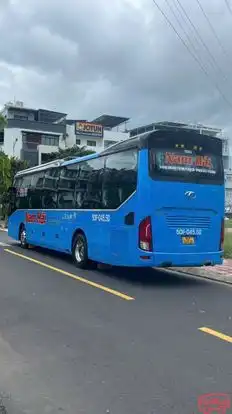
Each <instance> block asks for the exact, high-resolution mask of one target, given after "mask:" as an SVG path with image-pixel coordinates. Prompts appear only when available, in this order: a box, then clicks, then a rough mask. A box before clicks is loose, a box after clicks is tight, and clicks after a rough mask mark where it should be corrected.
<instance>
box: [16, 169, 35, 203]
mask: <svg viewBox="0 0 232 414" xmlns="http://www.w3.org/2000/svg"><path fill="white" fill-rule="evenodd" d="M31 178H32V176H31V175H29V174H28V175H24V177H23V178H22V181H21V183H20V187H19V188H18V191H17V199H18V200H17V204H18V205H19V207H18V208H20V209H24V208H30V206H29V197H30V196H29V189H30V186H31Z"/></svg>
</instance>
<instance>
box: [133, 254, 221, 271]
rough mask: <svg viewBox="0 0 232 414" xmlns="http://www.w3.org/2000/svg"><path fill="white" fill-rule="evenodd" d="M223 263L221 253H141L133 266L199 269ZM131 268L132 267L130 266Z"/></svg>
mask: <svg viewBox="0 0 232 414" xmlns="http://www.w3.org/2000/svg"><path fill="white" fill-rule="evenodd" d="M222 263H223V252H222V251H221V252H210V253H192V254H189V253H188V254H187V253H186V254H180V253H158V252H157V253H153V252H152V253H144V252H141V254H140V256H139V261H138V263H137V264H136V265H135V266H143V267H194V266H196V267H200V266H215V265H221V264H222ZM132 266H133V265H132Z"/></svg>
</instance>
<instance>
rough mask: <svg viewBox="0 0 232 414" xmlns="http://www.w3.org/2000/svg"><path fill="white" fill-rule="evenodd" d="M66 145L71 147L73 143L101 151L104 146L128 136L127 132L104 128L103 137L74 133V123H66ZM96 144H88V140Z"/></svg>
mask: <svg viewBox="0 0 232 414" xmlns="http://www.w3.org/2000/svg"><path fill="white" fill-rule="evenodd" d="M66 134H67V135H66V146H67V147H68V148H71V147H73V146H74V145H78V146H81V147H82V146H85V147H86V148H87V149H90V150H93V151H96V152H98V151H101V150H103V149H104V148H105V147H106V146H109V145H112V144H114V143H116V142H120V141H124V140H126V139H128V138H129V133H127V132H119V131H108V130H104V133H103V138H101V137H96V136H87V135H76V134H75V124H73V125H67V130H66ZM91 141H92V144H96V145H90V142H91Z"/></svg>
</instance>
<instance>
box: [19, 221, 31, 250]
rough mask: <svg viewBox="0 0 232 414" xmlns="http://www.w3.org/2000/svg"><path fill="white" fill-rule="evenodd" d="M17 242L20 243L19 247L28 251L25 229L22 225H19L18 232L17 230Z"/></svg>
mask: <svg viewBox="0 0 232 414" xmlns="http://www.w3.org/2000/svg"><path fill="white" fill-rule="evenodd" d="M19 241H20V247H21V248H22V249H28V246H29V245H28V243H27V233H26V228H25V226H24V224H21V226H20V230H19Z"/></svg>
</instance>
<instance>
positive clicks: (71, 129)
mask: <svg viewBox="0 0 232 414" xmlns="http://www.w3.org/2000/svg"><path fill="white" fill-rule="evenodd" d="M128 120H129V119H128V118H124V117H123V118H122V117H117V116H111V115H102V116H100V117H99V118H96V119H94V120H93V121H91V122H88V121H85V120H84V121H78V120H67V121H66V124H67V125H66V146H67V147H73V146H74V145H78V146H81V147H86V148H88V149H91V150H93V151H96V152H99V151H101V150H103V149H104V148H107V147H109V146H110V145H113V144H116V143H117V142H120V141H124V140H126V139H128V138H129V132H127V129H126V123H127V121H128Z"/></svg>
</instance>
